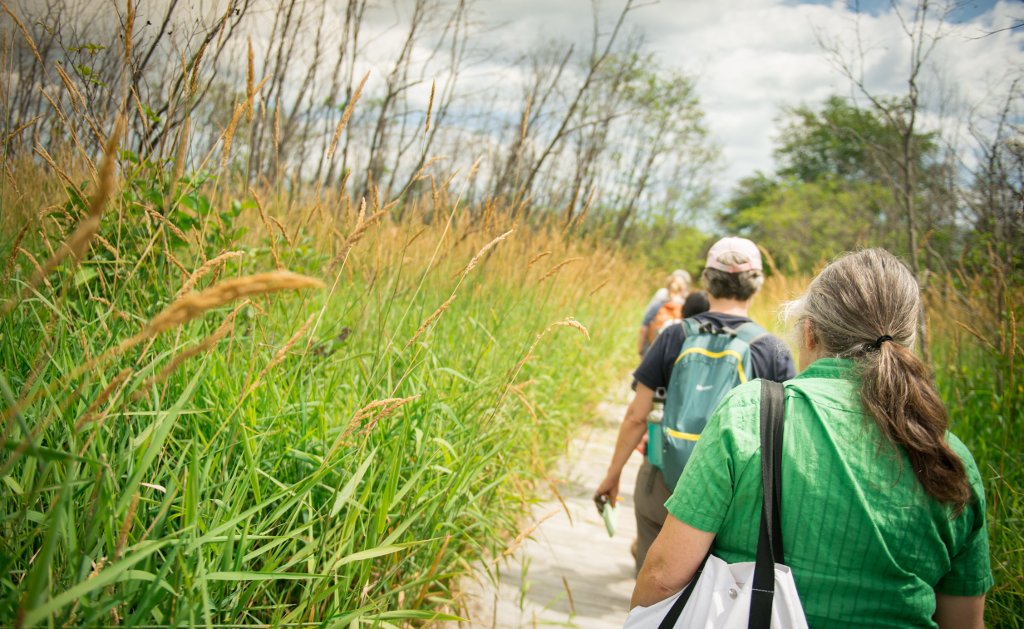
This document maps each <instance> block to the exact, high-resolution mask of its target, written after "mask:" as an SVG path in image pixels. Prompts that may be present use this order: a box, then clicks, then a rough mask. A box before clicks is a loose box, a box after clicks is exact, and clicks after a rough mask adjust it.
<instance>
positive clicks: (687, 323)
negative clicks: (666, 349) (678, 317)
mask: <svg viewBox="0 0 1024 629" xmlns="http://www.w3.org/2000/svg"><path fill="white" fill-rule="evenodd" d="M683 331H684V332H686V338H685V339H683V342H684V343H685V342H686V341H687V340H689V339H691V338H693V337H695V336H697V335H698V334H700V323H699V322H698V321H697V320H696V319H694V318H693V317H690V318H689V319H683Z"/></svg>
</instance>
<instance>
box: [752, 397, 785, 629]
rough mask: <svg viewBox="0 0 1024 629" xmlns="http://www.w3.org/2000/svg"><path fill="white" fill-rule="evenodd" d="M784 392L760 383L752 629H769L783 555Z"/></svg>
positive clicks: (783, 559) (783, 560)
mask: <svg viewBox="0 0 1024 629" xmlns="http://www.w3.org/2000/svg"><path fill="white" fill-rule="evenodd" d="M785 403H786V400H785V389H784V388H783V385H782V384H780V383H778V382H772V381H770V380H762V381H761V485H762V491H763V495H762V504H761V531H760V534H759V536H758V540H757V559H756V562H755V564H754V577H753V579H754V583H753V592H752V596H751V599H750V616H749V620H748V624H747V626H748V627H750V629H769V628H770V627H771V624H772V602H773V601H774V599H775V564H776V563H784V562H785V558H784V556H783V554H782V517H781V514H782V509H781V504H780V503H781V497H782V436H783V423H784V420H785Z"/></svg>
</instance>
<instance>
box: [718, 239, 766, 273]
mask: <svg viewBox="0 0 1024 629" xmlns="http://www.w3.org/2000/svg"><path fill="white" fill-rule="evenodd" d="M707 267H708V268H709V269H718V270H719V271H725V272H726V273H741V272H743V271H760V270H761V252H760V251H758V249H757V245H755V244H754V243H753V242H751V241H749V240H747V239H746V238H738V237H736V236H729V237H727V238H723V239H721V240H719V241H718V242H716V243H715V244H714V245H712V246H711V250H710V251H708V261H707Z"/></svg>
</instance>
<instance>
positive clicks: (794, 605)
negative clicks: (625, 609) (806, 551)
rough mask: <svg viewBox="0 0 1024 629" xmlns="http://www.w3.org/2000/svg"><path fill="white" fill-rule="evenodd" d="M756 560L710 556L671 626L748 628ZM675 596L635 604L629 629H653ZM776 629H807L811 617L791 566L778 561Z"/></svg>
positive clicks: (697, 628) (629, 620) (719, 628)
mask: <svg viewBox="0 0 1024 629" xmlns="http://www.w3.org/2000/svg"><path fill="white" fill-rule="evenodd" d="M754 565H755V564H754V562H752V561H746V562H743V563H732V564H730V563H725V562H724V561H722V560H721V559H719V558H718V557H715V556H714V555H712V556H710V557H708V560H707V563H706V564H705V565H704V570H703V572H702V573H701V574H700V578H699V579H697V584H696V585H695V586H694V588H693V592H692V594H691V595H690V600H689V601H687V604H686V606H685V607H683V613H682V614H681V615H680V616H679V619H678V620H677V621H676V622H675V623H673V624H672V625H671V627H673V628H676V627H686V628H690V627H693V628H695V629H747V626H748V621H749V615H750V601H751V592H752V589H753V587H754V580H753V579H752V578H751V577H753V575H754ZM682 594H683V593H682V592H679V593H678V594H676V595H675V596H670V597H669V598H667V599H665V600H663V601H661V602H660V603H655V604H654V605H651V606H650V607H634V608H633V610H632V611H630V612H629V617H628V618H627V619H626V629H653V628H654V627H659V626H660V624H661V622H662V620H663V619H664V618H665V616H666V615H668V612H669V610H670V609H671V608H672V605H673V604H674V603H675V602H676V600H677V599H678V598H679V597H680V596H682ZM771 627H772V628H773V629H805V628H806V627H807V620H806V619H805V618H804V610H803V608H802V607H801V606H800V597H799V596H798V595H797V592H796V584H795V583H794V582H793V573H792V572H790V570H789V567H788V566H783V565H782V564H775V596H774V598H773V604H772V617H771Z"/></svg>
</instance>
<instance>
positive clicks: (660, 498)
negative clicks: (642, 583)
mask: <svg viewBox="0 0 1024 629" xmlns="http://www.w3.org/2000/svg"><path fill="white" fill-rule="evenodd" d="M671 495H672V492H671V491H669V488H668V487H667V486H666V485H665V477H664V476H662V475H661V470H659V469H658V468H656V467H654V466H653V465H651V464H650V463H649V462H648V461H647V457H644V462H643V464H642V465H641V466H640V471H639V472H638V473H637V475H636V489H634V490H633V502H634V504H635V505H636V509H635V511H636V571H637V573H639V572H640V567H641V566H643V565H644V559H646V558H647V551H648V550H650V548H651V544H652V543H654V538H655V537H657V536H658V533H659V532H660V531H661V527H662V525H664V524H665V518H666V517H668V510H667V509H665V501H666V500H668V499H669V496H671Z"/></svg>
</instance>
